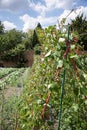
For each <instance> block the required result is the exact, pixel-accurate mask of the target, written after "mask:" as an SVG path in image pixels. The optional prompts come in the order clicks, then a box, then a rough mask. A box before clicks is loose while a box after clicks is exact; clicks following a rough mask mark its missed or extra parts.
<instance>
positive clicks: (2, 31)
mask: <svg viewBox="0 0 87 130" xmlns="http://www.w3.org/2000/svg"><path fill="white" fill-rule="evenodd" d="M2 33H4V25H3V24H2V22H1V21H0V34H2Z"/></svg>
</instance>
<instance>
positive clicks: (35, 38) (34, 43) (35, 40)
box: [32, 30, 40, 48]
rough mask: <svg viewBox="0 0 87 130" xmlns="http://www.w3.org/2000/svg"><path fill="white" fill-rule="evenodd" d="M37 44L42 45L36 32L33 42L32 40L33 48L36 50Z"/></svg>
mask: <svg viewBox="0 0 87 130" xmlns="http://www.w3.org/2000/svg"><path fill="white" fill-rule="evenodd" d="M37 44H40V43H39V40H38V36H37V33H36V31H35V30H34V33H33V40H32V48H34V47H35V45H37Z"/></svg>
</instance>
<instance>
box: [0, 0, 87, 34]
mask: <svg viewBox="0 0 87 130" xmlns="http://www.w3.org/2000/svg"><path fill="white" fill-rule="evenodd" d="M72 9H74V11H73V12H72V13H71V14H70V15H69V16H68V17H67V20H66V23H69V22H70V21H71V19H75V17H76V16H77V15H79V14H81V13H84V16H85V17H86V18H87V0H0V21H2V23H3V24H4V27H5V30H11V29H13V28H15V29H17V30H22V31H23V32H27V31H28V30H29V29H34V28H35V27H36V26H37V23H38V22H40V23H41V25H42V27H43V28H45V27H47V26H49V25H57V24H58V21H61V19H62V18H65V17H66V16H67V15H68V14H69V13H70V12H71V10H72Z"/></svg>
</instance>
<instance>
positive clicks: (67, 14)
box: [58, 6, 87, 24]
mask: <svg viewBox="0 0 87 130" xmlns="http://www.w3.org/2000/svg"><path fill="white" fill-rule="evenodd" d="M70 12H71V10H64V12H63V13H62V14H61V15H60V16H59V18H58V19H59V21H61V20H62V18H66V17H67V18H66V24H67V23H70V22H71V20H73V19H75V18H76V17H77V15H80V14H82V13H83V14H84V16H85V17H86V18H87V6H86V7H83V6H81V7H79V8H77V9H76V10H75V11H73V12H72V13H70Z"/></svg>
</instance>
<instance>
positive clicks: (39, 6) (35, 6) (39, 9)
mask: <svg viewBox="0 0 87 130" xmlns="http://www.w3.org/2000/svg"><path fill="white" fill-rule="evenodd" d="M28 2H29V7H30V8H32V9H33V10H35V11H36V12H38V13H40V14H41V15H42V16H45V12H46V9H47V8H46V7H45V5H43V4H42V3H41V2H38V3H37V4H35V3H34V2H31V1H30V0H29V1H28Z"/></svg>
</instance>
